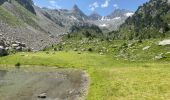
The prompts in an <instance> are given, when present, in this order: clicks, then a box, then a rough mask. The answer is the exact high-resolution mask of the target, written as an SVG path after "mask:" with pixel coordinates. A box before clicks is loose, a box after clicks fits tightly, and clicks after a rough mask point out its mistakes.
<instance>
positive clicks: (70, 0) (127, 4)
mask: <svg viewBox="0 0 170 100" xmlns="http://www.w3.org/2000/svg"><path fill="white" fill-rule="evenodd" d="M33 1H34V3H35V5H37V6H39V7H47V8H52V9H71V8H72V7H73V5H75V4H76V5H78V7H79V8H80V9H81V10H82V11H83V12H84V13H85V14H87V15H89V14H91V13H92V12H94V11H96V12H98V13H99V14H101V15H102V16H105V15H108V14H110V13H111V12H112V11H113V10H115V9H118V8H119V9H127V10H131V11H135V10H136V9H137V8H138V6H140V5H142V4H143V3H145V2H147V1H148V0H33Z"/></svg>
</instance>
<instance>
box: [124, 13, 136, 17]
mask: <svg viewBox="0 0 170 100" xmlns="http://www.w3.org/2000/svg"><path fill="white" fill-rule="evenodd" d="M133 14H134V13H126V14H125V16H127V17H131V16H132V15H133Z"/></svg>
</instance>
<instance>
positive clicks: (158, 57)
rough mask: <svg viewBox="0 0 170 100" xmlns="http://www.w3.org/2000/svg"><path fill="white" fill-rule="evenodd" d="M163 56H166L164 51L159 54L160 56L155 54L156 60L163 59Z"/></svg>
mask: <svg viewBox="0 0 170 100" xmlns="http://www.w3.org/2000/svg"><path fill="white" fill-rule="evenodd" d="M163 58H165V57H164V54H163V53H161V54H159V55H158V56H155V59H156V60H159V59H163Z"/></svg>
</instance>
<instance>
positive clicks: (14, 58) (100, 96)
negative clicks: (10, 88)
mask: <svg viewBox="0 0 170 100" xmlns="http://www.w3.org/2000/svg"><path fill="white" fill-rule="evenodd" d="M16 63H20V64H21V65H22V66H24V65H29V66H35V65H36V66H37V65H38V66H48V67H56V68H59V69H65V68H74V69H81V70H85V71H87V72H88V74H89V76H90V87H89V92H88V96H87V100H168V99H169V98H170V63H169V62H166V61H162V62H154V61H150V62H147V61H145V62H137V61H136V62H135V61H134V62H130V61H125V60H116V59H115V58H114V57H113V56H111V55H107V54H106V55H100V54H98V53H93V52H92V53H89V52H83V53H78V52H75V51H58V52H54V51H48V52H34V53H33V52H32V53H26V52H23V53H17V54H14V55H10V56H6V57H1V58H0V64H1V65H3V67H1V69H4V68H7V69H10V67H12V66H14V65H15V64H16ZM9 66H10V67H9ZM22 66H21V68H22Z"/></svg>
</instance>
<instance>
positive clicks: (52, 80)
mask: <svg viewBox="0 0 170 100" xmlns="http://www.w3.org/2000/svg"><path fill="white" fill-rule="evenodd" d="M88 84H89V78H88V75H87V73H85V72H84V71H80V70H72V69H71V70H70V69H68V70H58V69H54V70H48V71H35V70H34V71H31V70H26V69H20V70H0V100H80V99H82V98H84V97H85V95H86V94H87V88H88Z"/></svg>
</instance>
